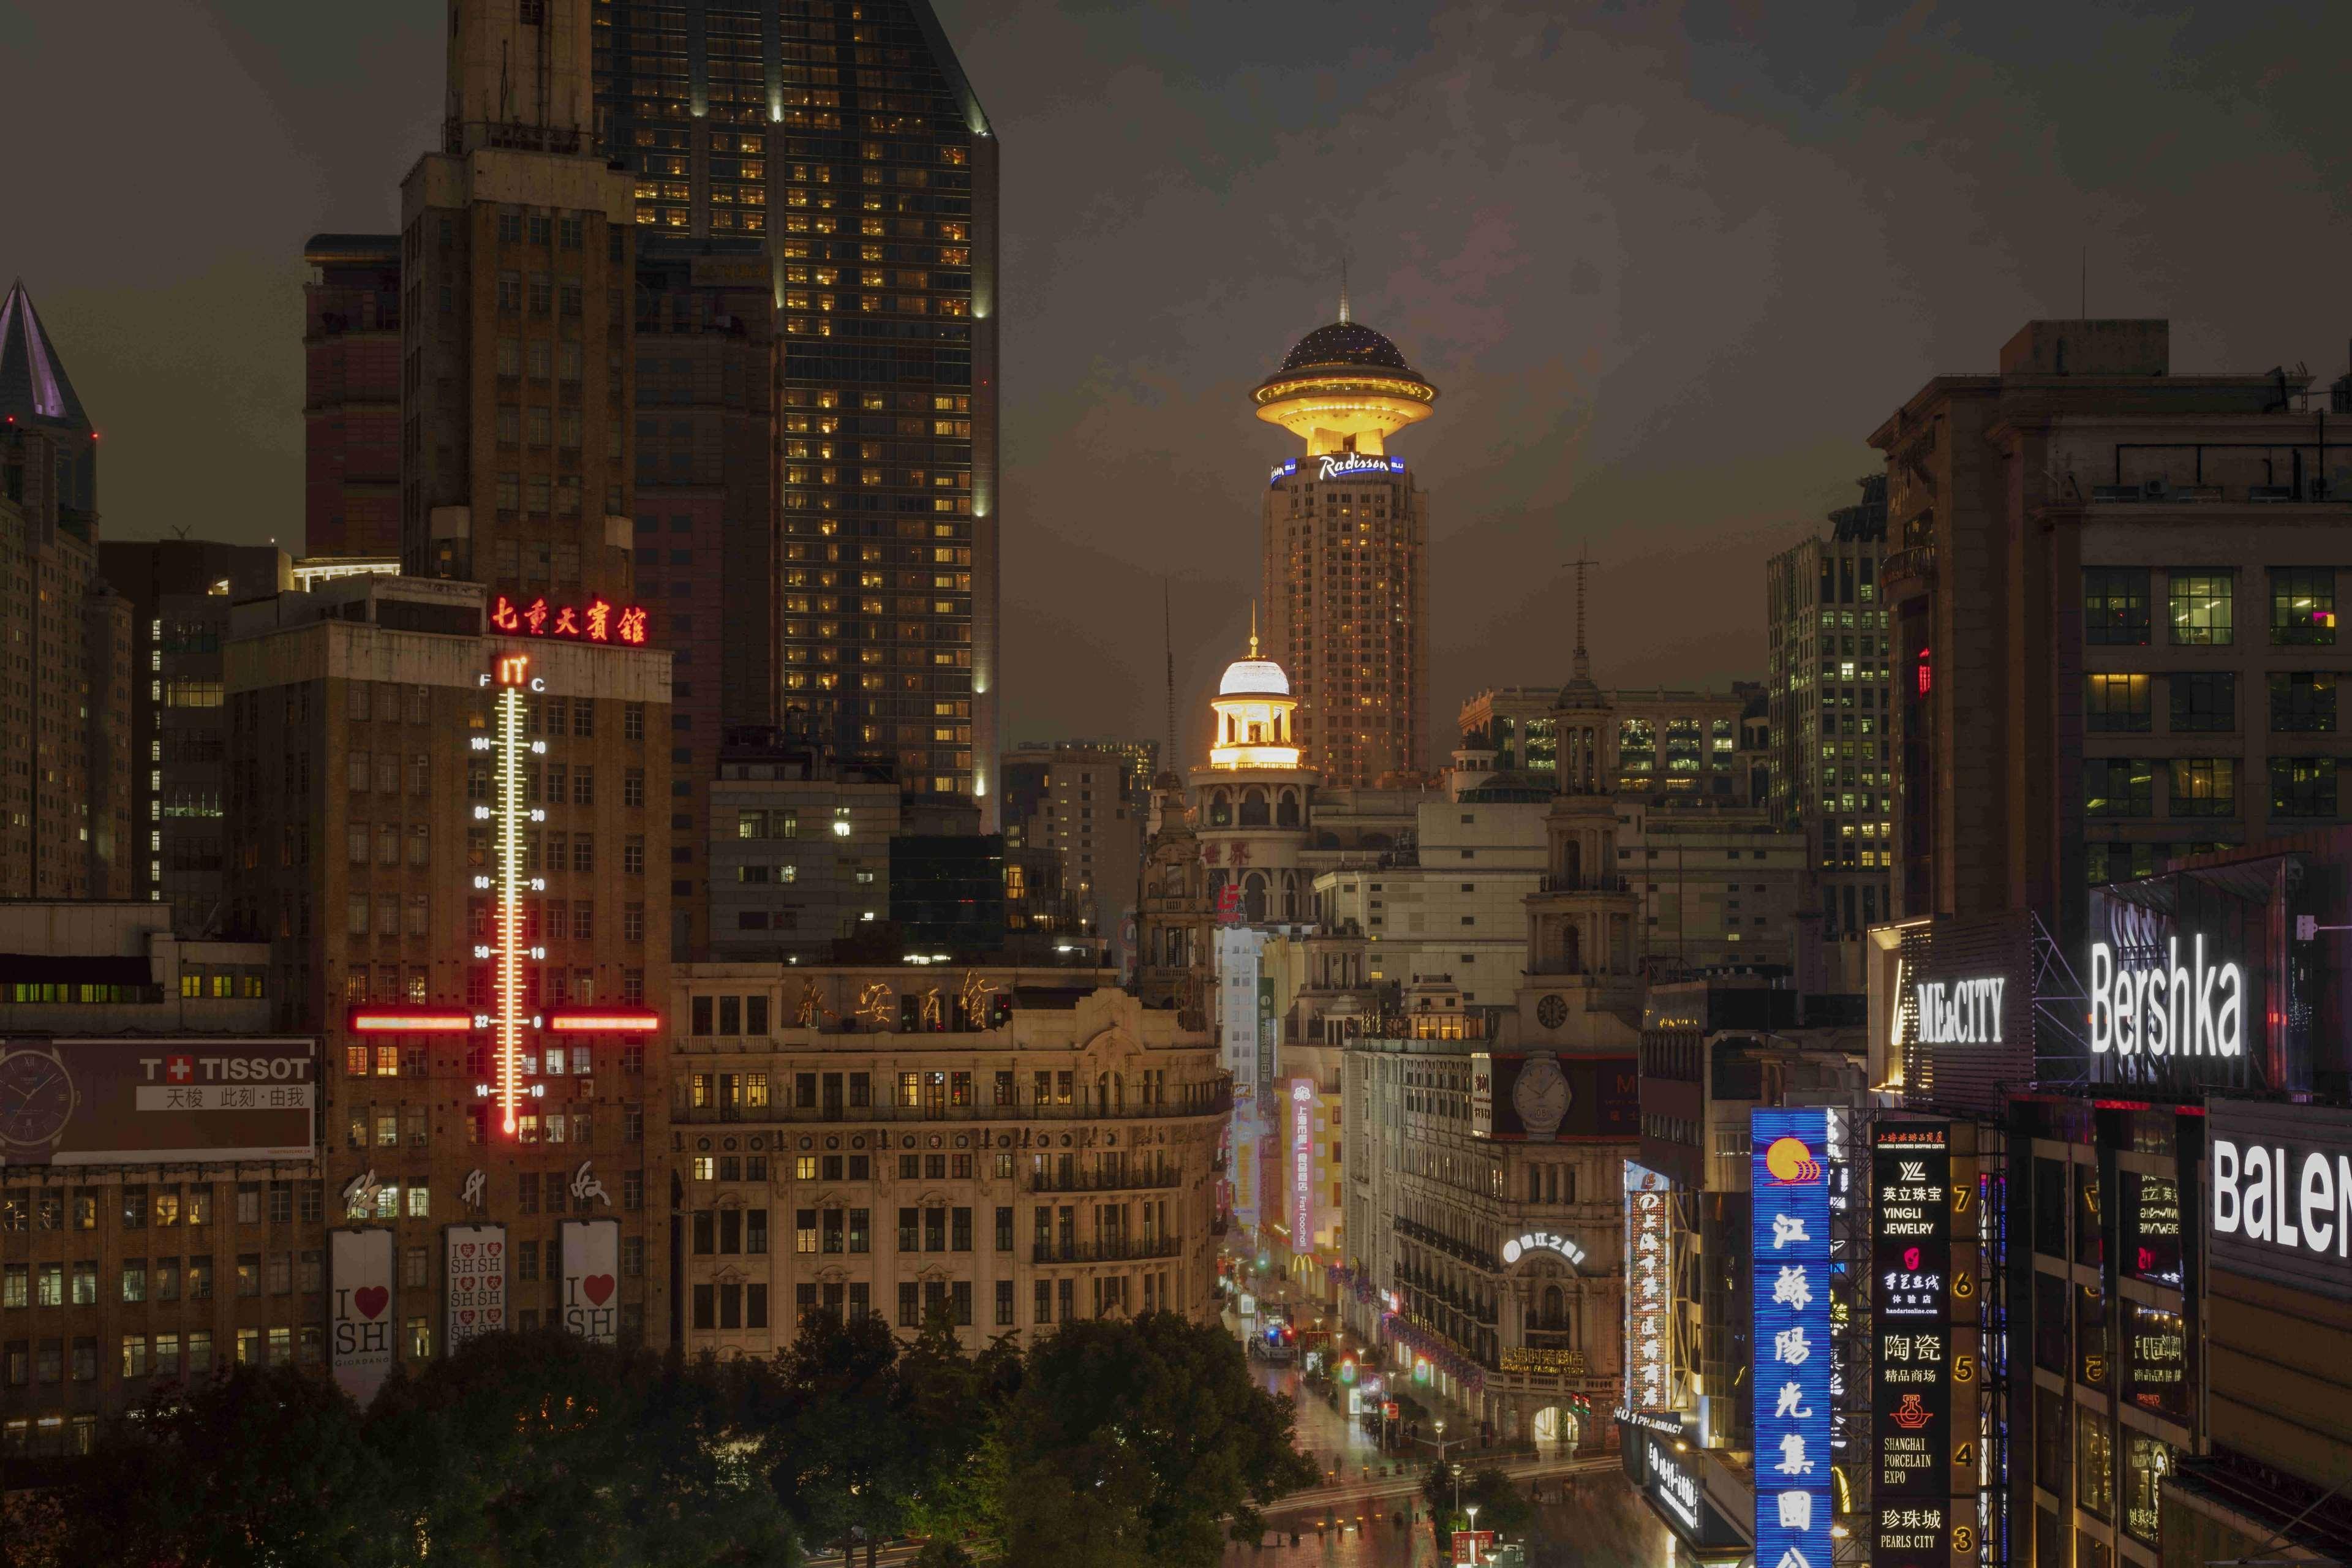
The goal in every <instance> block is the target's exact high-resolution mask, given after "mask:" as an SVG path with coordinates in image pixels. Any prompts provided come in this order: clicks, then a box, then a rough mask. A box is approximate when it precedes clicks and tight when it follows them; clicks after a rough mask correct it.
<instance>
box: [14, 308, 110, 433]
mask: <svg viewBox="0 0 2352 1568" xmlns="http://www.w3.org/2000/svg"><path fill="white" fill-rule="evenodd" d="M0 418H5V419H6V420H7V421H8V422H9V423H10V424H15V423H16V422H18V421H20V420H21V421H23V422H25V423H27V424H36V425H55V426H65V427H67V428H69V429H74V430H88V429H89V416H88V415H86V414H84V413H83V412H82V408H81V399H80V398H79V397H77V396H75V395H74V389H73V383H72V382H71V381H70V380H68V378H67V376H66V367H65V364H64V363H63V362H62V361H60V360H59V359H58V351H57V350H56V349H55V348H54V347H52V346H51V344H50V342H49V334H48V333H47V331H45V330H44V329H43V328H42V326H41V316H40V312H39V311H37V310H34V309H33V297H32V296H31V295H30V294H27V293H26V292H25V285H24V283H23V281H22V280H21V279H20V280H19V281H17V282H16V283H13V284H11V285H9V288H8V298H7V300H5V302H0Z"/></svg>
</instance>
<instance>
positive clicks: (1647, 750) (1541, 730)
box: [1456, 680, 1766, 805]
mask: <svg viewBox="0 0 2352 1568" xmlns="http://www.w3.org/2000/svg"><path fill="white" fill-rule="evenodd" d="M1607 695H1608V699H1609V706H1610V709H1611V710H1612V713H1613V714H1614V715H1615V721H1616V725H1617V793H1618V794H1620V795H1638V796H1644V797H1647V798H1649V799H1652V800H1660V801H1666V800H1692V801H1708V802H1713V803H1715V804H1717V805H1763V804H1764V791H1763V788H1762V787H1761V775H1762V773H1763V769H1764V765H1765V761H1766V751H1765V745H1764V741H1763V734H1762V731H1763V722H1762V720H1763V712H1762V710H1763V698H1764V689H1763V688H1762V687H1761V686H1760V685H1759V684H1757V683H1756V682H1754V681H1747V680H1735V681H1733V682H1732V683H1731V689H1729V690H1728V691H1705V690H1696V691H1695V690H1688V689H1683V690H1676V689H1671V688H1668V687H1663V686H1658V687H1620V688H1618V689H1615V690H1613V691H1611V692H1609V693H1608V694H1607ZM1558 701H1559V688H1558V687H1556V686H1503V687H1490V688H1488V689H1486V690H1484V691H1481V692H1479V693H1478V694H1477V695H1476V696H1475V697H1473V698H1471V699H1470V700H1468V701H1467V702H1465V703H1464V704H1463V705H1462V710H1461V714H1460V716H1459V718H1458V720H1457V721H1456V728H1457V729H1458V730H1459V731H1460V733H1461V736H1462V749H1463V750H1464V751H1465V752H1471V753H1473V754H1474V755H1475V753H1478V752H1486V753H1488V754H1487V756H1486V759H1485V761H1486V763H1490V764H1491V765H1492V766H1493V767H1494V768H1496V769H1498V770H1502V771H1505V772H1508V771H1512V770H1518V771H1523V772H1526V773H1530V774H1532V775H1534V776H1535V777H1536V778H1538V779H1539V780H1541V781H1543V782H1545V783H1549V782H1550V781H1551V779H1552V778H1553V776H1554V775H1555V773H1556V772H1557V769H1558V766H1559V763H1558V761H1557V758H1556V756H1555V752H1556V750H1557V745H1556V741H1555V738H1554V736H1553V732H1552V717H1551V713H1552V708H1553V706H1554V705H1555V704H1556V703H1557V702H1558Z"/></svg>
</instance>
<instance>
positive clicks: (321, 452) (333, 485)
mask: <svg viewBox="0 0 2352 1568" xmlns="http://www.w3.org/2000/svg"><path fill="white" fill-rule="evenodd" d="M302 259H303V261H304V262H305V263H306V264H307V265H308V266H309V267H310V281H309V282H308V283H306V284H305V285H303V289H302V389H303V392H302V422H303V427H304V429H303V477H302V521H303V536H304V552H305V553H307V554H310V555H325V556H350V555H362V556H385V555H398V554H399V553H400V552H401V535H400V454H401V445H400V431H401V424H400V389H401V377H400V367H401V352H400V296H401V290H400V238H399V237H398V236H397V235H389V234H314V235H312V236H311V237H310V243H309V244H308V245H306V246H304V247H302Z"/></svg>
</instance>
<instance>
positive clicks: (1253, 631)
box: [1250, 597, 1257, 658]
mask: <svg viewBox="0 0 2352 1568" xmlns="http://www.w3.org/2000/svg"><path fill="white" fill-rule="evenodd" d="M1250 657H1251V658H1256V657H1257V600H1256V599H1255V597H1253V598H1252V599H1251V600H1250Z"/></svg>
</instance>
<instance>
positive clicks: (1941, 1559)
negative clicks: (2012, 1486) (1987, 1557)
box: [1870, 1121, 1975, 1568]
mask: <svg viewBox="0 0 2352 1568" xmlns="http://www.w3.org/2000/svg"><path fill="white" fill-rule="evenodd" d="M1951 1182H1952V1152H1951V1129H1950V1127H1949V1126H1948V1124H1946V1123H1944V1122H1941V1121H1882V1122H1880V1123H1879V1124H1878V1125H1877V1127H1876V1128H1875V1129H1874V1131H1873V1132H1872V1136H1871V1205H1872V1226H1871V1244H1870V1245H1871V1286H1872V1289H1873V1292H1874V1308H1875V1314H1876V1315H1875V1317H1874V1320H1873V1327H1874V1332H1875V1334H1876V1336H1877V1338H1876V1342H1875V1343H1874V1345H1873V1346H1872V1351H1871V1382H1872V1386H1873V1389H1874V1395H1873V1404H1872V1419H1871V1452H1872V1455H1873V1464H1874V1466H1875V1474H1874V1485H1873V1489H1872V1492H1871V1504H1872V1508H1873V1510H1874V1532H1875V1533H1874V1540H1873V1542H1872V1548H1871V1559H1870V1560H1871V1562H1872V1563H1874V1564H1883V1565H1885V1568H1946V1564H1947V1563H1948V1560H1949V1558H1950V1556H1951V1554H1952V1552H1953V1546H1952V1544H1951V1527H1952V1526H1953V1525H1955V1524H1957V1523H1959V1522H1961V1521H1958V1520H1956V1519H1954V1518H1953V1510H1952V1509H1951V1506H1950V1503H1951V1496H1950V1494H1951V1491H1952V1485H1951V1474H1950V1470H1949V1468H1948V1467H1949V1466H1950V1464H1951V1463H1952V1460H1953V1449H1954V1446H1955V1444H1956V1443H1957V1442H1959V1441H1963V1440H1965V1433H1963V1434H1962V1435H1961V1436H1955V1432H1954V1425H1953V1409H1952V1404H1953V1401H1952V1373H1953V1348H1952V1312H1951V1284H1952V1192H1951ZM1965 1414H1966V1415H1967V1416H1968V1417H1969V1420H1968V1421H1967V1422H1965V1423H1964V1424H1963V1425H1964V1426H1969V1427H1972V1426H1973V1425H1974V1415H1975V1410H1974V1406H1973V1405H1969V1408H1968V1409H1967V1411H1966V1412H1965ZM1971 1522H1972V1521H1971Z"/></svg>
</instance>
